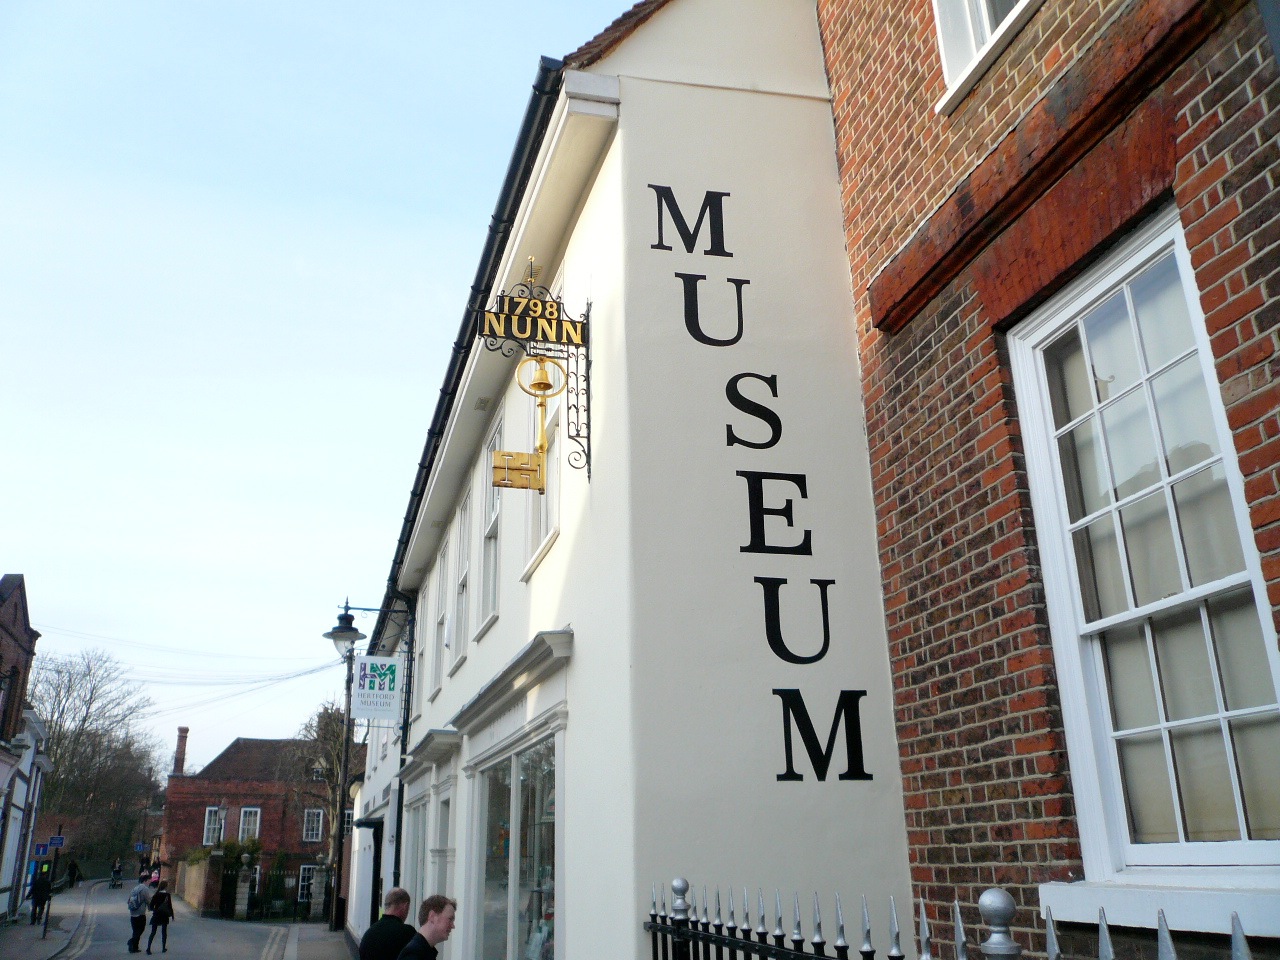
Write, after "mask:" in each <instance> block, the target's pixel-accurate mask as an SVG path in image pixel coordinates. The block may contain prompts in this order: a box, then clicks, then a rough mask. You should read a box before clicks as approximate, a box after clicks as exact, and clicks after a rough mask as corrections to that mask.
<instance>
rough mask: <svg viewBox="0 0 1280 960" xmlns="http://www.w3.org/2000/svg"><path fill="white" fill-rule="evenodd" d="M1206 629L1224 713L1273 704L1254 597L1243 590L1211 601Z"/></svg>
mask: <svg viewBox="0 0 1280 960" xmlns="http://www.w3.org/2000/svg"><path fill="white" fill-rule="evenodd" d="M1209 626H1210V629H1212V630H1213V641H1214V649H1215V651H1216V652H1217V655H1218V672H1219V673H1220V674H1221V675H1222V695H1223V698H1224V699H1225V700H1226V703H1227V709H1228V710H1242V709H1244V708H1245V707H1261V706H1264V705H1265V704H1269V703H1275V702H1276V688H1275V683H1274V682H1272V679H1271V666H1270V664H1268V663H1267V648H1266V642H1265V641H1264V640H1263V639H1262V623H1261V621H1260V620H1259V619H1258V608H1257V606H1256V605H1255V604H1254V602H1253V594H1252V593H1250V592H1249V591H1248V590H1245V591H1243V592H1240V593H1234V594H1232V595H1231V596H1229V597H1223V598H1222V599H1219V600H1211V601H1210V602H1209ZM1278 756H1280V754H1278ZM1277 766H1278V767H1280V764H1277Z"/></svg>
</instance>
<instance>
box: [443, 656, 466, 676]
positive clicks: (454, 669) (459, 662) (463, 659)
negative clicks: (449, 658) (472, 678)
mask: <svg viewBox="0 0 1280 960" xmlns="http://www.w3.org/2000/svg"><path fill="white" fill-rule="evenodd" d="M466 662H467V655H466V654H465V653H464V654H463V655H462V656H460V657H458V659H457V660H455V661H453V666H451V667H450V668H449V672H448V673H447V674H446V676H449V677H452V676H453V675H454V674H455V673H457V672H458V671H459V670H461V669H462V665H463V664H464V663H466Z"/></svg>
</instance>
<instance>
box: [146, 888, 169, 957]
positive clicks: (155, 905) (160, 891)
mask: <svg viewBox="0 0 1280 960" xmlns="http://www.w3.org/2000/svg"><path fill="white" fill-rule="evenodd" d="M172 919H173V897H171V896H169V881H168V880H161V881H160V886H158V887H157V888H156V892H155V894H154V896H152V898H151V936H150V937H148V938H147V953H150V952H151V944H152V943H154V942H155V939H156V931H157V930H159V931H160V952H161V953H168V952H169V921H170V920H172Z"/></svg>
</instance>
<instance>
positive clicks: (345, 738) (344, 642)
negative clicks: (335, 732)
mask: <svg viewBox="0 0 1280 960" xmlns="http://www.w3.org/2000/svg"><path fill="white" fill-rule="evenodd" d="M354 623H355V617H354V616H353V615H352V613H351V606H350V604H346V603H344V604H343V605H342V613H340V614H338V625H337V626H336V627H334V628H333V629H332V630H330V631H329V632H328V633H326V634H324V636H325V637H326V638H327V639H329V640H332V641H333V647H334V649H335V650H337V651H338V656H340V657H341V658H342V659H343V660H345V661H346V664H347V685H346V709H345V710H344V711H343V715H342V771H341V773H340V774H339V777H340V779H339V780H338V797H337V803H336V807H335V810H334V812H333V823H332V827H333V831H334V833H335V835H336V838H337V839H336V840H335V841H334V847H333V849H334V854H333V896H332V897H330V899H329V929H330V930H340V929H342V917H341V916H340V914H339V911H338V896H339V894H340V893H341V891H342V863H343V845H344V843H343V842H344V840H345V839H346V838H345V836H343V832H344V831H343V823H342V820H343V816H342V811H343V807H344V805H345V800H346V793H347V777H348V771H347V767H348V765H349V764H350V763H351V679H352V668H353V665H354V662H355V644H356V641H357V640H364V639H365V635H364V634H363V633H361V632H360V631H359V630H357V629H356V628H355V627H354V626H353V624H354Z"/></svg>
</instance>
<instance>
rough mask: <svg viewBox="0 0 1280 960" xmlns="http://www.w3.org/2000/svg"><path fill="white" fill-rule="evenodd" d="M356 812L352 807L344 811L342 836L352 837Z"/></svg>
mask: <svg viewBox="0 0 1280 960" xmlns="http://www.w3.org/2000/svg"><path fill="white" fill-rule="evenodd" d="M355 822H356V812H355V810H353V809H352V808H351V807H347V809H345V810H343V811H342V835H343V836H344V837H349V836H351V829H352V827H354V826H355Z"/></svg>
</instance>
